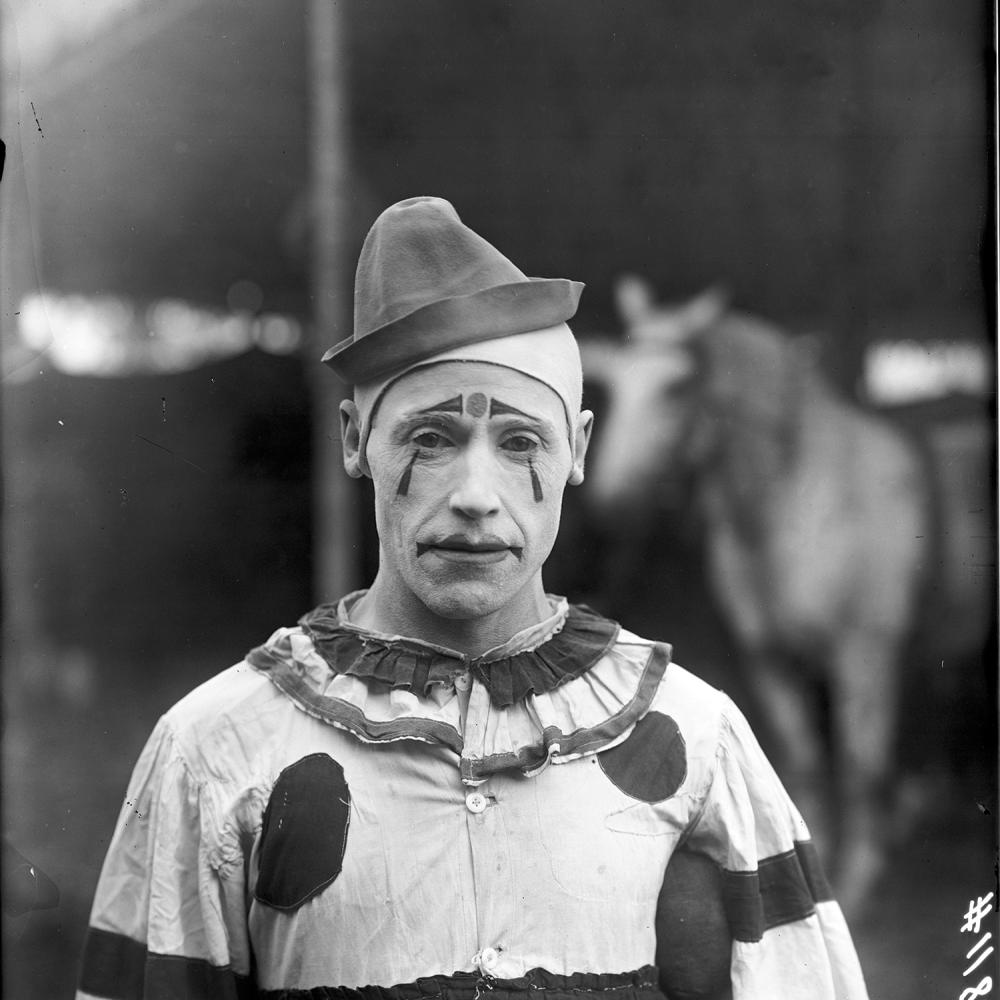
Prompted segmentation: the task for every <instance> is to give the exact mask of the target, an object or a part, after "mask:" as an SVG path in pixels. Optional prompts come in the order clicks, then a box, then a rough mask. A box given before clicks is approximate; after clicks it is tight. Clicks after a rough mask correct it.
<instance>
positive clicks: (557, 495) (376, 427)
mask: <svg viewBox="0 0 1000 1000" xmlns="http://www.w3.org/2000/svg"><path fill="white" fill-rule="evenodd" d="M347 414H348V419H347V421H346V426H345V460H346V462H347V465H348V471H356V470H357V468H358V467H361V468H363V467H364V462H365V461H367V465H368V470H369V471H370V475H371V478H372V481H373V482H374V485H375V519H376V525H377V527H378V534H379V542H380V565H379V573H378V577H377V579H376V583H375V586H374V587H373V588H372V590H373V594H376V595H377V597H378V601H379V606H380V607H381V608H382V609H383V613H382V616H381V617H382V618H383V619H384V618H385V617H386V614H389V615H390V616H395V620H394V621H393V622H391V623H389V622H385V621H382V622H381V627H382V628H383V629H386V628H387V627H389V626H390V625H392V626H395V627H398V628H400V629H403V628H406V629H409V630H410V631H409V633H408V634H419V635H422V636H423V637H425V638H430V639H432V640H433V639H434V638H435V637H439V636H440V635H441V634H442V629H441V628H440V625H441V624H442V622H455V623H458V622H466V623H476V624H477V627H478V626H479V625H481V626H482V627H483V628H485V629H486V631H487V632H488V633H490V634H491V635H494V636H497V637H500V638H499V639H498V641H503V639H505V638H507V637H509V636H510V635H511V634H513V632H515V631H518V630H519V629H521V628H525V627H527V626H528V625H531V624H534V623H535V622H537V621H538V620H539V619H540V617H544V614H545V613H546V612H545V611H544V609H545V607H546V605H545V603H544V591H543V587H542V579H541V568H542V564H543V563H544V561H545V559H546V558H547V557H548V554H549V552H550V551H551V549H552V545H553V543H554V542H555V539H556V534H557V532H558V529H559V515H560V510H561V506H562V495H563V490H564V488H565V486H566V483H567V482H580V481H581V480H582V478H583V459H584V454H585V452H586V447H587V441H588V438H589V432H590V421H591V415H590V414H589V413H584V414H581V415H580V417H579V418H578V420H577V422H576V424H577V425H576V426H575V427H574V428H573V429H572V431H570V430H569V429H568V428H567V417H566V411H565V409H564V407H563V404H562V401H561V400H560V398H559V397H558V396H557V395H556V393H555V392H553V391H552V390H551V389H550V388H548V387H547V386H545V385H543V384H542V383H540V382H538V381H536V380H535V379H533V378H530V377H529V376H527V375H524V374H522V373H520V372H517V371H514V370H512V369H509V368H503V367H500V366H498V365H492V364H484V363H475V362H443V363H439V364H435V365H428V366H425V367H422V368H418V369H416V370H414V371H412V372H410V373H408V374H406V375H405V376H403V377H402V378H401V379H399V380H398V381H397V382H394V383H392V384H391V385H390V387H389V388H388V390H387V391H386V393H385V395H384V396H383V397H382V399H381V401H380V403H379V404H378V407H377V409H376V411H375V414H374V419H373V423H372V425H371V429H370V434H369V436H368V440H367V447H366V449H365V455H364V456H362V455H360V453H359V450H358V441H359V439H360V434H359V433H358V429H357V414H356V411H353V409H352V408H351V407H350V405H348V409H347ZM435 625H437V626H439V627H438V628H435V627H434V626H435ZM414 628H417V629H419V630H420V631H419V632H417V633H414V632H413V631H412V630H413V629H414ZM454 631H455V629H449V628H447V627H445V628H444V629H443V633H444V634H448V633H449V632H454ZM438 641H440V638H438Z"/></svg>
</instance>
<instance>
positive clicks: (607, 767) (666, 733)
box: [597, 712, 687, 802]
mask: <svg viewBox="0 0 1000 1000" xmlns="http://www.w3.org/2000/svg"><path fill="white" fill-rule="evenodd" d="M597 760H598V763H599V764H600V765H601V769H602V770H603V771H604V773H605V774H606V775H607V776H608V778H609V779H610V780H611V781H612V782H614V784H615V785H616V786H617V787H618V788H620V789H621V790H622V791H623V792H624V793H625V794H626V795H630V796H631V797H632V798H634V799H639V800H641V801H642V802H662V801H663V800H664V799H669V798H670V796H671V795H673V794H674V793H675V792H676V791H677V789H678V788H680V786H681V783H682V782H683V781H684V778H685V777H686V776H687V747H686V745H685V743H684V737H683V736H682V735H681V731H680V729H678V727H677V723H676V722H674V720H673V719H672V718H670V716H669V715H664V714H663V713H662V712H650V713H649V714H648V715H645V716H643V718H641V719H640V720H639V721H638V722H637V723H636V725H635V729H633V730H632V735H631V736H629V738H628V739H627V740H625V742H624V743H619V744H618V746H616V747H612V748H611V749H610V750H605V751H604V752H603V753H599V754H598V755H597Z"/></svg>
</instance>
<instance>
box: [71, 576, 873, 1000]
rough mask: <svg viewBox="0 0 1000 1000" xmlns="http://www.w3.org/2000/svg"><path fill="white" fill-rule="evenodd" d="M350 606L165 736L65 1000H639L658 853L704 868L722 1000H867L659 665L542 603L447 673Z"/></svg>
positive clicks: (764, 804) (786, 833)
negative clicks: (688, 852) (711, 883)
mask: <svg viewBox="0 0 1000 1000" xmlns="http://www.w3.org/2000/svg"><path fill="white" fill-rule="evenodd" d="M356 597H357V595H350V596H349V597H348V598H345V599H344V601H342V602H341V603H340V605H338V606H325V607H321V608H319V609H317V610H316V611H315V612H312V613H311V614H310V615H307V616H306V617H305V618H303V619H302V622H301V623H300V624H299V625H298V626H296V627H293V628H283V629H279V630H278V631H277V632H276V633H275V634H274V635H273V636H272V637H271V639H270V640H269V641H268V642H267V643H266V644H265V645H264V646H262V647H259V648H258V649H256V650H254V651H253V652H252V653H251V654H249V655H248V657H247V659H246V660H244V661H243V662H241V663H239V664H237V665H236V666H234V667H231V668H230V669H228V670H226V671H224V672H223V673H221V674H219V675H217V676H216V677H214V678H213V679H211V680H209V681H208V682H207V683H205V684H203V685H202V686H201V687H199V688H198V689H196V690H195V691H194V692H192V693H191V694H190V695H188V696H187V697H186V698H184V699H183V700H182V701H181V702H179V703H178V704H177V705H176V706H174V707H173V708H172V709H171V710H170V711H169V712H167V713H166V715H164V717H163V718H162V719H161V720H160V722H159V724H158V725H157V727H156V730H155V731H154V733H153V734H152V736H151V738H150V740H149V742H148V744H147V745H146V748H145V749H144V751H143V753H142V756H141V757H140V759H139V762H138V764H137V766H136V768H135V772H134V774H133V777H132V781H131V784H130V786H129V790H128V793H127V796H126V801H125V804H124V806H123V808H122V812H121V815H120V817H119V820H118V825H117V829H116V832H115V835H114V839H113V842H112V844H111V847H110V849H109V852H108V856H107V859H106V861H105V865H104V869H103V872H102V875H101V880H100V884H99V887H98V891H97V895H96V899H95V903H94V908H93V913H92V919H91V931H90V937H89V939H88V944H87V948H86V952H85V956H84V964H83V973H82V978H81V990H80V992H79V993H78V1000H86V998H90V997H116V998H128V1000H131V998H138V997H144V998H147V1000H149V998H157V1000H162V998H167V997H188V998H201V997H206V998H207V997H234V998H235V997H258V996H261V997H286V998H294V997H300V998H304V997H311V998H313V1000H316V998H320V997H338V998H345V1000H346V998H352V1000H402V998H411V997H412V998H416V997H427V998H430V997H437V996H441V997H454V998H456V1000H460V998H467V1000H472V998H473V997H474V996H478V995H480V993H481V992H482V990H483V989H489V990H493V991H496V992H497V993H498V994H499V993H502V992H511V993H518V994H521V995H524V996H527V993H528V991H529V990H530V992H532V993H538V992H539V990H542V991H543V992H545V993H546V994H547V995H549V996H550V997H556V996H568V995H569V993H570V992H572V993H573V994H574V995H578V994H579V993H581V992H590V991H594V992H597V991H600V992H609V991H612V992H613V991H617V995H618V997H619V998H624V997H629V998H640V997H642V998H650V1000H653V998H656V997H661V996H662V994H660V993H659V992H658V989H657V985H656V970H655V969H653V968H652V964H653V961H654V951H655V947H656V941H655V934H656V929H655V916H656V905H657V897H658V893H659V891H660V887H661V884H662V882H663V877H664V871H665V869H666V865H667V862H668V860H669V859H670V856H671V854H672V853H673V852H674V850H675V848H676V847H677V846H678V845H679V844H684V846H685V847H686V848H689V849H692V850H695V851H699V852H702V853H705V854H707V855H708V856H710V857H711V858H712V859H713V860H714V861H715V862H716V863H717V864H718V865H719V866H720V867H721V868H722V869H723V879H724V885H725V892H726V908H727V916H728V918H729V924H730V928H731V931H732V934H733V937H734V941H733V946H732V962H731V978H732V990H733V997H734V998H735V1000H774V998H777V997H780V998H782V1000H806V998H808V1000H862V998H865V997H866V996H867V993H866V991H865V986H864V982H863V978H862V975H861V970H860V967H859V964H858V961H857V957H856V955H855V951H854V947H853V944H852V942H851V939H850V935H849V933H848V930H847V927H846V925H845V923H844V920H843V917H842V915H841V912H840V909H839V907H838V905H837V904H836V902H834V901H833V900H832V899H831V898H830V897H829V891H828V888H827V887H826V885H825V881H824V880H823V877H822V873H821V872H820V870H819V866H818V864H817V863H816V861H815V854H814V852H813V850H812V847H811V843H810V841H809V833H808V831H807V829H806V827H805V824H804V823H803V821H802V819H801V817H800V816H799V814H798V812H797V811H796V809H795V807H794V805H793V804H792V803H791V801H790V800H789V799H788V796H787V795H786V793H785V791H784V789H783V788H782V786H781V784H780V782H779V781H778V779H777V777H776V776H775V774H774V772H773V770H772V769H771V767H770V765H769V764H768V762H767V761H766V759H765V758H764V756H763V754H762V753H761V750H760V748H759V747H758V744H757V742H756V740H755V739H754V737H753V735H752V733H751V731H750V729H749V727H748V726H747V724H746V722H745V720H744V719H743V717H742V715H741V714H740V713H739V711H738V710H737V709H736V707H735V706H734V705H733V704H732V702H731V701H730V700H729V699H728V698H727V697H726V696H725V695H724V694H722V693H721V692H718V691H716V690H714V689H713V688H710V687H709V686H707V685H706V684H705V683H703V682H702V681H700V680H698V679H697V678H696V677H694V676H693V675H691V674H690V673H688V672H687V671H685V670H684V669H682V668H681V667H680V666H678V665H677V664H675V663H672V662H671V661H670V656H669V648H668V647H666V646H663V645H662V644H657V643H653V642H650V641H647V640H645V639H641V638H639V637H637V636H635V635H632V634H631V633H629V632H626V631H624V630H620V629H618V627H617V626H615V625H614V623H610V622H607V621H606V620H604V619H601V618H599V617H598V616H596V615H594V614H593V613H592V612H588V611H586V609H577V608H569V607H568V606H567V605H566V603H565V602H564V601H562V600H561V599H552V612H553V613H552V616H551V618H549V619H548V620H547V621H545V622H543V623H541V624H540V625H538V626H536V627H534V628H532V629H528V630H526V631H525V632H522V633H519V634H518V635H517V636H515V637H514V638H513V639H511V640H510V642H508V643H506V644H504V646H501V647H498V648H497V649H495V650H492V651H491V652H489V653H487V654H485V655H484V656H483V657H480V658H478V659H476V660H470V659H469V658H467V657H463V656H462V655H460V654H457V653H454V652H450V651H447V650H443V649H441V648H439V647H435V646H431V645H429V644H425V643H420V642H417V641H414V640H407V639H402V638H400V637H393V636H383V635H377V634H374V633H371V632H367V631H364V630H362V629H360V628H358V627H356V626H353V625H351V624H350V623H349V622H348V621H347V616H348V614H349V608H350V606H351V604H352V603H353V601H354V600H355V599H356ZM391 988H392V989H391ZM310 991H311V992H310ZM539 1000H545V998H544V997H540V998H539Z"/></svg>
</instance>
